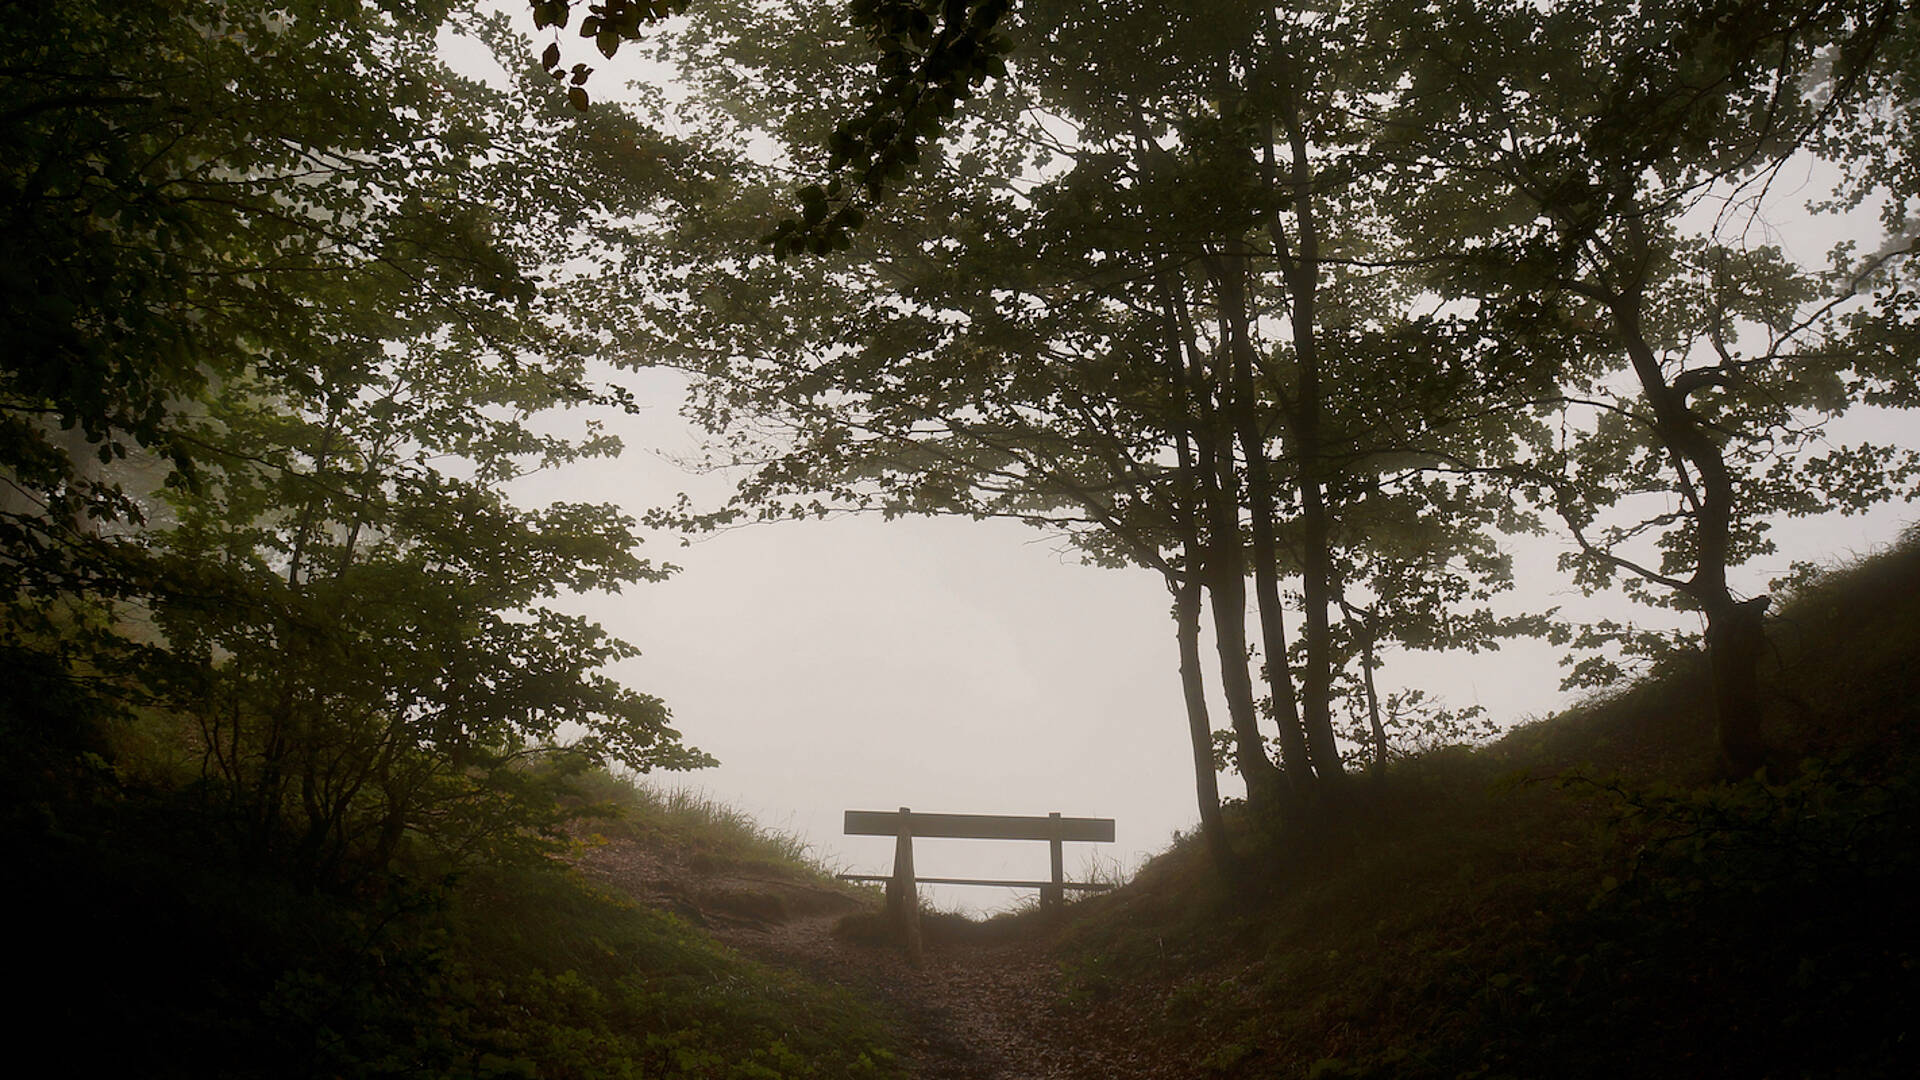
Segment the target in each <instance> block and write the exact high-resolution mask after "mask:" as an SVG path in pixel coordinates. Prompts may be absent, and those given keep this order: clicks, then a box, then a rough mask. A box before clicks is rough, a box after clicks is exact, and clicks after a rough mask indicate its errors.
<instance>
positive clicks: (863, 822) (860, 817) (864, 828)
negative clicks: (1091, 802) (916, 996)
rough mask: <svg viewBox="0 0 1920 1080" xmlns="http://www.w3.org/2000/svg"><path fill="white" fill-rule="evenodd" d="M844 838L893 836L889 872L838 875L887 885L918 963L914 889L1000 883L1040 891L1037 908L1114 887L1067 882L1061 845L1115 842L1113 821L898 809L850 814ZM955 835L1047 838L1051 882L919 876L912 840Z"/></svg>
mask: <svg viewBox="0 0 1920 1080" xmlns="http://www.w3.org/2000/svg"><path fill="white" fill-rule="evenodd" d="M846 834H847V835H848V836H891V837H893V838H894V844H893V873H891V874H841V875H840V877H841V878H842V879H844V880H847V881H884V882H886V883H887V913H888V916H889V917H890V918H891V919H892V921H893V923H894V925H895V926H896V927H897V928H898V929H899V930H900V932H901V936H902V938H903V939H904V940H905V942H906V945H907V951H908V953H910V954H911V955H913V956H914V957H915V959H916V960H917V959H918V957H919V955H920V894H919V890H918V888H917V886H918V885H919V884H921V883H922V882H924V883H926V884H928V885H998V886H1002V887H1005V888H1013V889H1039V890H1040V906H1041V907H1043V908H1049V909H1052V908H1058V907H1059V905H1060V903H1061V900H1062V899H1063V898H1064V896H1065V894H1066V890H1068V889H1077V890H1080V891H1086V892H1097V891H1100V890H1103V889H1110V888H1112V886H1111V885H1103V884H1098V883H1095V882H1082V881H1068V880H1066V872H1065V869H1066V868H1065V859H1064V858H1063V852H1062V851H1061V845H1062V844H1063V843H1065V842H1066V841H1069V840H1072V841H1077V842H1088V843H1107V844H1110V843H1112V842H1113V819H1112V818H1070V817H1061V816H1060V815H1059V814H1058V813H1054V814H1048V815H1047V816H1046V817H1019V816H1013V815H1004V814H916V813H914V812H913V811H912V810H910V809H908V808H907V807H904V806H903V807H901V808H900V809H899V810H849V811H847V824H846ZM916 836H924V837H928V838H934V837H941V838H946V837H953V838H959V839H966V840H1045V841H1047V843H1048V846H1049V847H1050V848H1051V854H1052V856H1053V879H1052V880H1051V881H1006V880H1000V879H991V878H945V877H919V876H916V875H915V874H914V870H913V840H914V837H916Z"/></svg>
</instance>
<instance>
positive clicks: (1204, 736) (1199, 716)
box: [1169, 546, 1240, 878]
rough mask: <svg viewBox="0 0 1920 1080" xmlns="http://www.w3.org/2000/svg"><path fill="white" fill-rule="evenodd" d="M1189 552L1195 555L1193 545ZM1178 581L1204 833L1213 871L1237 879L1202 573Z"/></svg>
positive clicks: (1177, 613)
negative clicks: (1220, 766)
mask: <svg viewBox="0 0 1920 1080" xmlns="http://www.w3.org/2000/svg"><path fill="white" fill-rule="evenodd" d="M1188 552H1189V555H1190V556H1191V555H1192V554H1195V553H1196V551H1195V548H1194V547H1192V546H1190V547H1189V549H1188ZM1169 584H1171V585H1173V594H1174V601H1173V616H1174V623H1175V626H1176V633H1177V635H1178V637H1179V639H1180V689H1181V691H1182V693H1183V694H1184V695H1185V697H1186V703H1187V734H1188V736H1189V737H1190V738H1191V740H1192V743H1193V787H1194V795H1195V796H1196V798H1197V799H1198V800H1199V803H1200V836H1201V839H1203V840H1204V841H1206V845H1207V854H1208V855H1209V856H1210V857H1211V858H1212V859H1213V866H1214V869H1215V870H1217V871H1219V873H1220V875H1221V876H1222V877H1225V878H1234V877H1237V876H1238V874H1239V870H1240V863H1239V859H1238V858H1237V857H1236V856H1235V855H1234V853H1233V843H1232V841H1231V840H1230V839H1229V838H1228V837H1227V823H1226V819H1225V818H1224V817H1223V816H1222V815H1221V813H1220V784H1219V781H1218V779H1217V778H1216V777H1215V775H1214V765H1213V721H1212V719H1211V718H1210V717H1209V716H1208V714H1207V688H1206V680H1205V676H1204V675H1203V674H1202V670H1201V665H1200V602H1201V595H1200V593H1201V586H1200V578H1199V577H1198V575H1195V574H1193V573H1188V574H1187V575H1186V576H1185V577H1184V578H1182V579H1181V580H1180V581H1178V582H1169Z"/></svg>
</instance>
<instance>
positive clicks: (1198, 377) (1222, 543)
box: [1169, 291, 1286, 814]
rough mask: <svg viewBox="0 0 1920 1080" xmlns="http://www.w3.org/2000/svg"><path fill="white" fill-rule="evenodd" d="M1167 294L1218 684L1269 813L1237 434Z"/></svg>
mask: <svg viewBox="0 0 1920 1080" xmlns="http://www.w3.org/2000/svg"><path fill="white" fill-rule="evenodd" d="M1169 296H1170V299H1171V303H1172V307H1173V309H1174V315H1175V318H1174V322H1173V326H1174V328H1175V329H1174V340H1173V343H1172V344H1173V345H1174V347H1175V348H1176V349H1178V350H1179V352H1178V354H1177V356H1178V357H1179V358H1180V363H1181V375H1182V383H1183V384H1184V387H1185V389H1186V393H1187V400H1188V403H1189V406H1190V407H1189V408H1188V409H1187V410H1186V413H1187V416H1188V418H1189V419H1188V423H1189V424H1190V429H1191V434H1192V442H1193V446H1194V454H1193V457H1194V460H1193V462H1192V471H1191V476H1192V477H1193V479H1194V484H1193V487H1192V490H1193V491H1195V492H1196V493H1197V494H1198V497H1199V498H1198V501H1199V503H1200V505H1201V507H1202V509H1203V511H1204V515H1205V521H1206V528H1207V536H1206V542H1205V544H1204V546H1203V551H1204V556H1205V557H1204V560H1203V564H1202V566H1201V567H1200V568H1198V571H1199V572H1200V573H1201V575H1202V580H1203V581H1204V582H1205V584H1206V589H1207V592H1208V593H1209V594H1210V595H1211V597H1212V604H1211V607H1212V609H1213V634H1214V644H1215V647H1216V650H1217V651H1218V653H1219V657H1220V687H1221V690H1222V692H1223V694H1224V696H1225V697H1226V699H1227V715H1228V717H1229V719H1230V720H1231V722H1232V724H1233V733H1234V765H1235V767H1236V768H1237V769H1238V770H1239V772H1240V775H1241V776H1242V777H1243V778H1245V780H1246V782H1247V805H1248V807H1249V808H1251V809H1252V810H1253V811H1254V812H1255V813H1258V814H1265V813H1270V812H1271V811H1272V810H1273V809H1274V808H1275V807H1276V805H1277V804H1278V803H1279V801H1280V796H1281V795H1282V794H1283V791H1284V788H1283V785H1284V784H1285V781H1286V777H1285V776H1284V774H1282V773H1281V771H1280V769H1279V767H1278V766H1276V765H1275V764H1274V763H1273V759H1272V758H1270V757H1268V756H1267V748H1266V740H1265V739H1264V738H1263V737H1262V736H1261V734H1260V720H1259V710H1258V709H1257V708H1256V707H1255V705H1254V694H1253V680H1252V678H1251V677H1250V676H1249V674H1248V671H1247V584H1246V561H1245V557H1244V549H1243V548H1242V546H1241V542H1240V490H1239V482H1238V479H1237V477H1236V476H1235V472H1234V467H1233V464H1234V463H1233V437H1232V434H1231V433H1230V432H1227V431H1224V430H1223V429H1222V428H1221V425H1220V419H1219V414H1218V412H1217V410H1216V409H1215V408H1214V401H1213V396H1212V387H1211V386H1210V385H1209V383H1208V381H1207V378H1206V375H1205V373H1204V370H1203V366H1202V364H1201V363H1200V362H1199V360H1198V358H1197V357H1195V356H1194V355H1193V351H1194V350H1193V348H1192V346H1191V345H1190V340H1191V334H1190V333H1188V331H1187V328H1188V327H1189V326H1190V325H1191V324H1190V322H1189V320H1188V319H1187V318H1186V317H1185V312H1184V307H1183V305H1182V304H1181V301H1180V299H1179V296H1178V294H1177V293H1174V292H1171V291H1169ZM1190 572H1191V571H1190Z"/></svg>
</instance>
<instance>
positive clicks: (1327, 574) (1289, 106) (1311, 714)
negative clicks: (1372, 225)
mask: <svg viewBox="0 0 1920 1080" xmlns="http://www.w3.org/2000/svg"><path fill="white" fill-rule="evenodd" d="M1281 119H1282V121H1283V123H1284V124H1285V126H1286V133H1287V144H1288V148H1289V151H1290V155H1291V158H1292V170H1291V171H1292V184H1291V187H1292V189H1293V205H1294V217H1295V222H1294V229H1295V234H1296V236H1297V239H1298V244H1297V245H1296V248H1295V250H1294V251H1293V253H1292V256H1291V257H1290V258H1285V259H1284V260H1283V266H1284V270H1285V273H1284V277H1285V280H1286V283H1287V292H1288V294H1289V297H1290V298H1291V300H1292V311H1291V313H1290V319H1289V321H1290V322H1291V323H1292V324H1293V351H1294V362H1295V364H1296V366H1297V367H1298V369H1299V370H1298V376H1297V379H1298V381H1297V383H1296V387H1297V391H1298V392H1297V393H1296V394H1295V397H1294V401H1293V408H1292V410H1291V416H1290V418H1289V420H1290V423H1289V429H1290V433H1291V435H1292V436H1293V452H1294V456H1295V457H1296V458H1298V460H1299V490H1300V530H1301V545H1302V547H1303V549H1304V550H1303V552H1302V558H1301V566H1300V592H1301V597H1302V600H1303V606H1304V608H1305V611H1304V613H1303V614H1304V616H1305V622H1306V628H1305V630H1304V634H1305V638H1306V645H1307V663H1306V670H1305V672H1304V673H1303V675H1302V678H1301V708H1300V713H1301V716H1300V719H1301V724H1302V726H1304V727H1305V728H1306V736H1307V746H1308V748H1309V750H1310V752H1311V753H1312V756H1313V769H1314V772H1315V773H1316V774H1317V775H1318V777H1319V779H1320V780H1321V782H1322V783H1332V782H1335V781H1337V780H1338V779H1340V778H1341V777H1343V776H1345V775H1346V770H1345V768H1344V767H1343V766H1342V765H1341V762H1340V748H1339V745H1338V744H1337V743H1336V742H1335V741H1334V736H1333V628H1332V624H1331V622H1330V621H1329V618H1328V613H1327V612H1328V608H1329V607H1330V606H1331V605H1332V603H1333V601H1334V596H1333V549H1332V545H1333V526H1332V520H1331V517H1330V515H1329V513H1328V510H1327V504H1326V490H1325V485H1324V479H1323V473H1324V470H1325V453H1326V451H1325V447H1323V446H1322V445H1321V441H1322V434H1321V430H1320V394H1321V389H1320V348H1319V341H1318V338H1317V335H1316V333H1315V327H1314V320H1315V318H1316V317H1317V315H1316V310H1315V302H1316V299H1317V293H1318V290H1319V276H1320V233H1319V226H1318V224H1317V223H1316V221H1315V216H1314V206H1313V185H1312V179H1313V172H1312V165H1311V163H1310V160H1309V157H1308V154H1307V142H1306V133H1305V131H1304V130H1303V129H1302V128H1301V123H1300V117H1299V111H1298V102H1297V100H1295V99H1292V98H1289V99H1288V100H1287V101H1286V102H1285V108H1284V110H1283V113H1282V117H1281ZM1273 232H1274V233H1275V234H1276V236H1278V235H1279V233H1280V230H1279V228H1278V224H1277V223H1276V224H1275V226H1274V228H1273Z"/></svg>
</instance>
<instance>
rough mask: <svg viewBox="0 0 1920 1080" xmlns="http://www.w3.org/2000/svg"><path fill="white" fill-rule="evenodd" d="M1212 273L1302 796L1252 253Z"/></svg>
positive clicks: (1270, 672) (1306, 779) (1284, 744)
mask: <svg viewBox="0 0 1920 1080" xmlns="http://www.w3.org/2000/svg"><path fill="white" fill-rule="evenodd" d="M1220 262H1221V263H1222V264H1223V265H1220V266H1219V267H1218V270H1217V272H1216V273H1215V275H1214V280H1215V288H1216V290H1217V291H1218V293H1219V297H1220V306H1221V309H1222V311H1223V312H1224V313H1225V315H1226V320H1225V322H1226V328H1227V347H1228V349H1229V351H1230V354H1231V357H1232V379H1231V383H1232V387H1233V395H1232V398H1231V401H1232V407H1233V426H1234V431H1235V433H1236V435H1237V436H1238V438H1239V442H1240V454H1241V457H1243V458H1245V459H1246V463H1247V509H1248V512H1249V516H1250V518H1251V521H1250V526H1251V528H1250V531H1251V533H1252V538H1253V589H1254V602H1255V605H1256V606H1257V608H1258V611H1259V614H1260V636H1261V648H1262V651H1263V652H1264V653H1265V654H1266V659H1267V689H1268V692H1269V693H1270V694H1271V695H1272V698H1273V717H1274V723H1275V725H1276V726H1277V727H1278V729H1279V733H1280V760H1281V762H1282V763H1283V764H1284V765H1285V767H1286V768H1285V771H1286V775H1287V779H1288V782H1289V788H1290V789H1291V791H1292V793H1293V794H1294V795H1295V796H1296V797H1298V796H1301V795H1303V794H1305V793H1306V792H1307V790H1308V789H1310V788H1311V787H1312V784H1313V767H1312V764H1311V760H1310V758H1309V755H1308V750H1307V739H1306V733H1305V731H1304V730H1303V729H1302V728H1301V725H1300V703H1299V699H1298V697H1297V696H1296V695H1295V693H1294V686H1293V670H1292V668H1291V667H1290V666H1289V664H1288V660H1287V632H1286V606H1285V605H1284V604H1282V603H1281V601H1280V566H1279V564H1280V552H1279V544H1278V542H1277V541H1276V539H1275V533H1276V530H1277V521H1278V518H1279V511H1278V507H1277V502H1278V500H1277V499H1276V498H1275V497H1274V489H1275V483H1274V479H1273V468H1272V465H1271V463H1270V462H1269V461H1268V460H1267V441H1266V437H1265V435H1264V434H1263V433H1262V431H1261V426H1260V414H1259V401H1258V391H1257V389H1256V386H1255V383H1254V378H1253V369H1254V348H1253V340H1252V333H1251V325H1252V319H1251V314H1250V312H1249V311H1248V307H1249V301H1248V295H1247V289H1246V275H1247V253H1246V250H1245V245H1244V244H1242V243H1241V242H1240V241H1238V240H1235V241H1233V242H1232V243H1231V244H1230V245H1229V246H1228V250H1227V255H1226V258H1225V259H1223V260H1220Z"/></svg>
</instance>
